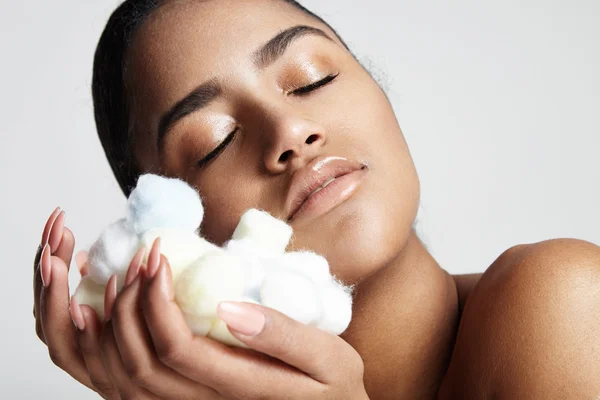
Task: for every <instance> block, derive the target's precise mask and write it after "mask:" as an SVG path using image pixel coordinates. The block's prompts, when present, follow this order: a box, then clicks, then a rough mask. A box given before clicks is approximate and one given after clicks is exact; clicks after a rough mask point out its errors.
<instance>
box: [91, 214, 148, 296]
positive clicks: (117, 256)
mask: <svg viewBox="0 0 600 400" xmlns="http://www.w3.org/2000/svg"><path fill="white" fill-rule="evenodd" d="M139 245H140V241H139V238H138V236H137V235H136V234H135V232H133V231H132V230H131V228H130V227H129V225H128V224H127V221H126V220H125V219H120V220H118V221H117V222H114V223H113V224H111V225H109V226H108V228H106V229H105V230H104V232H102V235H100V238H99V239H98V240H97V241H96V242H95V243H94V244H93V245H92V247H91V248H90V251H89V253H88V266H89V270H88V276H89V277H90V278H91V279H93V280H94V281H95V282H96V283H99V284H106V283H108V280H109V279H110V277H111V276H112V275H114V274H116V275H117V282H118V286H119V287H120V286H121V285H122V284H123V281H124V280H125V275H126V274H127V269H128V268H129V264H130V263H131V260H132V259H133V256H134V255H135V253H136V252H137V250H138V248H139Z"/></svg>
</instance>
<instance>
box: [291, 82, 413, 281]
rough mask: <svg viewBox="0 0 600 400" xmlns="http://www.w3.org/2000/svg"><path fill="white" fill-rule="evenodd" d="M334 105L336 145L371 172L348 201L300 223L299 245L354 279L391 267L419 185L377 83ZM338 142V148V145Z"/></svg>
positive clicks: (345, 277)
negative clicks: (309, 224) (310, 221)
mask: <svg viewBox="0 0 600 400" xmlns="http://www.w3.org/2000/svg"><path fill="white" fill-rule="evenodd" d="M350 93H351V94H352V96H348V97H345V99H344V101H342V102H340V103H338V105H337V106H336V108H337V107H339V111H338V112H340V113H342V111H341V110H344V111H343V113H342V114H341V115H344V116H346V118H345V119H344V120H343V121H342V122H340V123H338V124H337V128H336V132H337V134H336V135H334V137H333V140H334V141H335V142H336V143H335V145H333V146H334V147H336V148H338V149H340V150H342V151H343V152H344V154H347V155H349V156H354V157H358V158H360V159H362V160H365V161H367V162H368V163H369V173H368V175H367V177H366V179H365V180H364V181H363V182H362V184H361V188H360V190H359V191H358V192H357V193H356V195H355V196H354V197H353V198H351V199H349V200H348V202H347V203H348V204H346V205H344V207H340V209H339V210H336V212H332V213H331V214H330V215H328V217H327V218H324V219H323V221H321V222H320V224H319V226H314V227H302V229H301V230H300V231H298V232H297V236H296V237H297V242H296V244H297V246H299V247H306V248H311V249H314V250H315V251H316V252H318V253H321V254H323V255H325V256H326V257H327V259H328V260H329V262H330V264H331V268H332V271H333V272H334V273H335V274H337V275H338V276H339V277H340V278H341V279H342V280H344V281H346V282H347V283H354V282H356V281H358V280H360V279H362V278H364V277H366V276H368V275H371V274H372V273H374V272H376V271H377V270H378V269H380V268H382V267H384V266H386V265H389V264H390V263H391V262H392V261H393V259H394V258H395V257H397V255H398V254H399V252H400V251H401V250H402V249H403V248H404V246H405V244H406V242H407V241H408V239H409V237H410V234H411V230H412V225H413V223H414V220H415V218H416V214H417V210H418V204H419V198H420V184H419V180H418V176H417V173H416V169H415V167H414V163H413V160H412V157H411V155H410V152H409V150H408V147H407V145H406V142H405V140H404V137H403V135H402V132H401V130H400V127H399V125H398V122H397V119H396V116H395V114H394V112H393V109H392V107H391V105H390V104H389V102H388V100H387V98H386V97H385V95H384V94H383V93H382V92H381V91H380V89H379V88H378V87H377V86H376V85H375V84H373V85H365V86H363V87H361V90H360V91H352V92H350ZM338 145H339V146H338Z"/></svg>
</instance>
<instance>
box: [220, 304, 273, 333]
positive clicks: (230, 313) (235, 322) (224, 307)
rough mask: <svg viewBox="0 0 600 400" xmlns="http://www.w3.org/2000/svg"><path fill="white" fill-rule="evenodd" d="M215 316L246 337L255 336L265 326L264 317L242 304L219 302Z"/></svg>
mask: <svg viewBox="0 0 600 400" xmlns="http://www.w3.org/2000/svg"><path fill="white" fill-rule="evenodd" d="M217 314H218V315H219V318H221V319H222V320H223V322H225V323H226V324H227V326H229V327H230V328H231V329H233V330H235V331H238V332H240V333H241V334H243V335H246V336H256V335H258V334H259V333H260V332H262V330H263V328H264V326H265V315H264V314H263V313H261V312H260V311H258V310H256V309H254V308H252V307H250V306H248V305H246V304H244V303H232V302H226V301H224V302H221V303H219V306H218V307H217Z"/></svg>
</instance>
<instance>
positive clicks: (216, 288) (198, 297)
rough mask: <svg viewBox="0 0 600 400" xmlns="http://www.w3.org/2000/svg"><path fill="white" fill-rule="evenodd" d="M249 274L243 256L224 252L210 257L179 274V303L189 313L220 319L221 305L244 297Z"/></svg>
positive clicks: (176, 296)
mask: <svg viewBox="0 0 600 400" xmlns="http://www.w3.org/2000/svg"><path fill="white" fill-rule="evenodd" d="M247 272H248V270H247V268H244V262H243V259H241V258H240V257H237V256H234V255H231V254H227V253H226V252H224V251H222V250H219V251H214V252H211V253H209V254H206V255H205V256H203V257H201V258H200V259H198V260H197V261H195V262H194V263H192V264H191V265H190V266H189V267H188V268H186V269H185V270H184V271H183V272H182V273H181V274H180V275H179V279H178V280H177V283H176V284H175V301H176V302H177V304H179V307H181V309H182V310H183V312H185V313H187V314H191V315H194V316H197V317H212V316H216V315H217V314H216V312H217V305H218V304H219V302H221V301H226V300H237V299H239V298H241V297H242V296H243V294H244V289H245V287H246V283H247V281H248V276H247Z"/></svg>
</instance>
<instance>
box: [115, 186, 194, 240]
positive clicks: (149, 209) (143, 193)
mask: <svg viewBox="0 0 600 400" xmlns="http://www.w3.org/2000/svg"><path fill="white" fill-rule="evenodd" d="M203 216H204V208H203V207H202V201H201V200H200V196H199V195H198V192H197V191H196V190H195V189H194V188H192V187H191V186H190V185H188V184H187V183H186V182H184V181H182V180H180V179H174V178H166V177H163V176H159V175H154V174H145V175H142V176H140V177H139V179H138V181H137V186H136V188H135V189H134V190H133V191H132V192H131V195H130V196H129V200H128V202H127V215H126V218H127V220H128V221H129V223H130V224H131V226H132V227H133V229H134V231H135V232H136V233H137V234H139V235H141V234H143V233H145V232H147V231H149V230H150V229H155V228H177V229H184V230H189V231H196V230H197V229H198V228H199V227H200V224H201V223H202V218H203Z"/></svg>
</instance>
